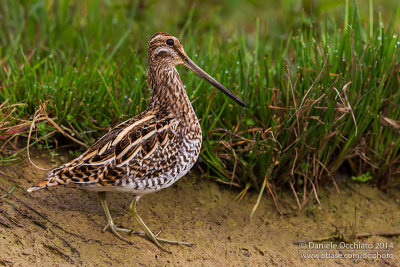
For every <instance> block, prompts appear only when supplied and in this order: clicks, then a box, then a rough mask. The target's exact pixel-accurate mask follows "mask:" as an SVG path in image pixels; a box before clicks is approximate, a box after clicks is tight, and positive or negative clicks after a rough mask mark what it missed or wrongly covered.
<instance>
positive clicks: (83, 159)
mask: <svg viewBox="0 0 400 267" xmlns="http://www.w3.org/2000/svg"><path fill="white" fill-rule="evenodd" d="M148 57H149V66H148V72H147V75H148V80H149V83H150V87H151V98H150V102H149V106H148V108H147V109H146V110H145V111H144V112H142V113H140V114H139V115H137V116H136V117H134V118H131V119H129V120H127V121H125V122H123V123H121V124H119V125H118V126H116V127H115V128H113V129H112V130H111V131H110V132H109V133H107V134H106V135H105V136H103V137H102V138H101V139H100V140H98V141H97V142H96V143H95V144H94V145H93V147H91V148H90V149H88V150H87V151H86V152H85V153H83V154H82V155H81V156H80V157H78V158H76V159H74V160H72V161H71V162H68V163H66V164H64V165H62V166H60V167H58V168H55V169H53V170H51V171H50V172H49V173H48V175H47V179H46V180H44V181H43V182H41V183H39V184H38V185H36V186H34V187H31V188H29V189H28V192H32V191H35V190H38V189H41V188H45V187H49V186H55V185H67V184H69V185H74V186H76V187H78V188H81V189H85V190H90V191H97V192H98V195H99V199H100V203H101V205H102V206H103V209H104V212H105V215H106V218H107V222H108V224H107V226H106V227H105V228H104V230H105V229H106V228H107V227H109V228H110V229H111V231H112V232H113V233H114V234H115V235H116V236H117V237H118V238H120V239H122V240H125V241H127V242H129V241H128V240H127V239H126V238H124V237H122V236H121V235H120V234H119V233H118V232H126V233H135V234H143V235H144V234H145V235H146V236H147V237H148V238H149V239H150V240H151V241H153V242H154V243H155V244H156V245H157V246H158V247H160V248H161V249H163V250H165V249H164V248H163V247H162V246H161V245H160V243H169V244H182V245H188V246H190V245H192V244H190V243H185V242H179V241H170V240H166V239H162V238H159V237H158V235H155V234H153V233H152V232H151V231H150V229H149V228H148V227H147V226H146V224H145V223H144V222H143V220H142V219H141V218H140V217H139V215H138V214H137V212H136V204H137V202H138V200H139V198H140V197H141V196H143V195H145V194H148V193H153V192H156V191H159V190H161V189H163V188H166V187H168V186H171V185H172V184H173V183H174V182H176V181H177V180H178V179H179V178H181V177H182V176H184V175H185V174H186V173H187V172H188V171H189V170H190V168H192V166H193V164H194V163H195V162H196V160H197V157H198V156H199V153H200V147H201V141H202V134H201V128H200V124H199V121H198V119H197V117H196V114H195V112H194V110H193V107H192V105H191V103H190V100H189V98H188V96H187V94H186V91H185V89H184V86H183V84H182V81H181V79H180V77H179V74H178V72H177V70H176V68H175V66H176V65H180V64H183V65H185V66H186V67H187V68H189V69H191V70H192V71H193V72H195V73H196V74H197V75H199V76H200V77H201V78H203V79H205V80H206V81H207V82H209V83H210V84H212V85H213V86H214V87H216V88H218V89H219V90H221V91H222V92H224V93H225V94H226V95H228V96H229V97H230V98H232V99H233V100H234V101H236V102H237V103H238V104H240V105H241V106H243V107H246V104H245V103H244V102H243V101H242V100H240V99H239V98H238V97H236V96H235V95H233V94H232V93H231V92H230V91H229V90H228V89H226V88H225V87H224V86H222V85H221V84H220V83H219V82H217V81H216V80H215V79H214V78H212V77H211V76H210V75H208V74H207V73H206V72H204V71H203V70H202V69H201V68H199V67H198V66H197V65H196V64H195V63H194V62H193V61H192V60H191V59H190V58H189V57H188V56H187V55H186V53H185V50H184V49H183V46H182V44H181V42H180V41H179V40H178V39H177V38H176V37H174V36H172V35H170V34H168V33H156V34H154V35H153V36H152V37H151V39H150V41H149V44H148ZM107 191H119V192H127V193H132V194H133V195H135V197H134V199H133V200H132V202H131V204H130V206H129V213H130V214H131V215H132V216H133V218H135V219H136V221H137V222H138V223H139V224H140V225H141V227H142V228H143V230H144V233H143V232H137V231H132V230H128V229H123V228H119V227H116V226H115V224H114V222H113V219H112V217H111V214H110V211H109V209H108V206H107V202H106V192H107ZM104 230H103V231H104Z"/></svg>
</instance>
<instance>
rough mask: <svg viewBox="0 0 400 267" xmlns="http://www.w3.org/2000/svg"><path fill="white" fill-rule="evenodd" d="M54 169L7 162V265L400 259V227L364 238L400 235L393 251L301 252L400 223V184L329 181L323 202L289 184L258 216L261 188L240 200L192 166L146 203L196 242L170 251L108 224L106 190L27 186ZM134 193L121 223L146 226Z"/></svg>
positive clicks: (3, 210) (170, 230)
mask: <svg viewBox="0 0 400 267" xmlns="http://www.w3.org/2000/svg"><path fill="white" fill-rule="evenodd" d="M32 159H33V161H34V162H35V163H36V164H38V165H40V166H42V167H46V168H49V167H51V166H53V165H54V164H57V163H61V162H65V161H66V160H68V157H67V156H58V157H56V162H54V159H53V160H52V158H50V156H49V153H48V152H39V153H37V154H36V155H35V156H34V157H33V158H32ZM44 174H45V171H41V170H38V169H36V168H35V167H33V166H32V165H31V164H30V163H29V162H28V161H27V160H24V161H22V162H20V163H19V164H14V165H11V166H2V167H0V189H1V190H0V266H1V265H4V266H29V265H32V264H35V265H39V266H41V265H45V266H49V265H59V266H69V265H84V266H95V265H96V266H98V265H100V266H107V265H110V266H111V265H113V266H288V265H291V266H321V265H325V266H371V265H374V266H400V263H399V262H400V238H399V237H398V236H393V237H383V236H371V237H365V238H359V239H356V240H355V242H356V243H357V244H361V245H362V244H367V245H371V246H373V248H374V249H375V246H376V244H382V246H385V244H386V245H387V246H390V245H391V244H392V246H390V247H388V248H387V249H386V250H387V251H386V250H383V249H382V248H381V249H380V250H379V251H378V252H377V253H378V254H384V253H389V254H390V255H392V257H391V256H390V255H389V256H388V257H386V258H372V256H371V258H368V259H362V258H361V259H355V258H353V259H340V258H335V259H303V258H302V256H301V254H302V253H309V251H308V250H307V249H304V250H302V249H301V247H300V246H299V245H298V244H294V242H295V241H300V240H312V239H314V240H317V239H318V238H323V237H329V236H335V235H336V236H337V233H338V231H339V232H340V233H343V234H344V235H345V237H344V238H345V240H347V243H346V244H352V243H353V242H354V240H351V236H354V235H355V234H360V233H367V234H370V233H376V232H396V231H397V232H399V231H400V215H399V213H400V194H399V193H400V190H399V189H396V188H394V189H391V190H389V191H387V192H382V191H379V190H378V189H376V188H374V187H371V186H369V185H366V184H357V183H353V182H341V183H339V187H340V190H341V192H340V193H337V192H336V190H335V189H334V188H333V187H332V188H331V187H326V188H322V189H321V190H320V200H321V203H322V207H321V206H319V205H318V204H316V203H315V201H313V200H311V201H309V203H308V204H307V206H305V207H304V208H303V209H302V210H301V211H300V210H298V209H297V208H296V202H295V201H294V200H293V197H292V195H291V193H290V192H286V193H282V194H281V195H280V204H281V206H282V209H283V214H282V215H280V214H279V213H278V212H277V209H276V208H275V206H274V203H273V200H272V199H271V197H270V196H269V195H268V194H267V193H266V194H264V197H263V199H262V201H261V204H260V206H259V207H258V209H257V211H256V213H255V215H254V216H253V218H252V219H250V218H249V214H250V211H251V209H252V207H253V205H254V203H255V201H256V199H257V192H248V193H247V194H246V195H245V197H244V198H243V199H242V200H241V201H240V202H237V201H235V200H234V199H235V197H236V196H237V195H238V193H239V192H238V191H237V190H234V189H229V187H227V186H226V185H219V184H216V183H214V182H212V181H210V180H207V179H205V178H199V177H197V176H196V175H195V174H191V175H189V176H186V177H184V178H182V179H181V180H180V181H179V182H177V183H176V184H175V185H173V186H172V187H170V188H168V189H165V190H162V191H160V192H158V193H155V194H151V195H148V196H145V197H143V198H142V199H141V200H140V202H139V204H138V212H139V214H140V215H141V216H142V218H143V220H144V221H145V222H146V223H147V225H148V226H149V227H150V229H152V230H153V231H154V232H159V231H161V234H160V236H161V237H164V238H167V239H176V240H182V241H187V242H193V243H195V244H196V246H194V247H184V246H173V245H165V247H166V248H167V249H168V250H170V251H171V252H172V253H171V254H168V253H165V252H162V251H160V250H159V249H158V248H157V247H156V246H155V245H154V244H152V243H151V242H149V241H148V240H147V239H146V238H143V237H140V236H128V235H127V238H128V239H129V240H131V241H132V242H133V244H132V245H129V244H127V243H125V242H123V241H121V240H119V239H117V238H116V237H114V236H113V234H112V233H111V232H109V231H105V232H104V233H102V229H103V228H104V226H105V224H106V221H105V217H104V213H103V210H102V208H101V206H100V204H99V202H98V199H97V195H96V193H88V192H85V191H81V190H76V189H73V188H66V187H55V188H51V189H48V190H47V189H46V190H41V191H37V192H33V193H31V194H28V193H27V192H26V191H25V190H26V188H28V187H29V186H31V185H32V184H34V183H37V182H39V181H41V179H42V177H43V176H44ZM13 187H15V189H14V191H13V192H12V193H11V194H9V195H7V193H6V192H9V191H10V190H12V189H13ZM131 199H132V196H131V195H129V194H118V193H110V194H108V203H109V206H110V210H111V213H112V215H113V218H114V221H115V223H116V224H117V225H118V226H121V227H125V228H133V229H136V230H139V226H138V225H137V224H136V223H135V222H134V220H133V218H131V216H130V215H129V214H127V208H128V205H129V203H130V201H131ZM330 241H333V242H336V244H339V242H340V240H339V241H334V240H333V239H332V240H329V241H327V242H330ZM315 242H316V243H318V242H317V241H315ZM328 252H329V253H331V254H332V255H339V254H341V255H345V254H346V253H349V251H347V250H345V249H340V250H335V251H328ZM328 252H326V251H325V252H324V251H322V252H321V251H319V252H316V253H319V254H322V253H328ZM352 252H354V251H352ZM356 252H359V251H356ZM375 252H376V251H371V253H375ZM325 257H327V256H325ZM342 257H343V256H342Z"/></svg>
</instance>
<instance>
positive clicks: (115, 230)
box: [102, 221, 146, 244]
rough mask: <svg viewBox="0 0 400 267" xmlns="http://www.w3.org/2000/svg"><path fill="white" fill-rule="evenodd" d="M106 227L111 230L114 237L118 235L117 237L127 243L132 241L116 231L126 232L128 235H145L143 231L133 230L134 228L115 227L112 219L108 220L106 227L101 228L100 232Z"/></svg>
mask: <svg viewBox="0 0 400 267" xmlns="http://www.w3.org/2000/svg"><path fill="white" fill-rule="evenodd" d="M107 228H110V230H111V232H112V233H113V234H114V235H115V236H116V237H118V238H119V239H121V240H123V241H125V242H127V243H128V244H132V242H131V241H129V240H128V239H126V238H125V237H122V236H121V235H120V234H119V233H118V232H123V233H127V234H130V235H132V234H135V235H145V234H146V233H145V232H141V231H134V230H130V229H125V228H120V227H117V226H115V224H114V222H113V221H111V222H109V223H108V224H107V225H106V227H104V229H103V230H102V232H103V233H104V232H105V231H106V230H107Z"/></svg>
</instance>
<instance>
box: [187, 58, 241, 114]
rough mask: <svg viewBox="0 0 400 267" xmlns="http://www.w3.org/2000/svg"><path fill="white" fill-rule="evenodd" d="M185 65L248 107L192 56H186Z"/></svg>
mask: <svg viewBox="0 0 400 267" xmlns="http://www.w3.org/2000/svg"><path fill="white" fill-rule="evenodd" d="M184 62H185V66H186V67H187V68H189V69H191V70H192V71H193V72H194V73H196V74H197V75H199V76H200V77H201V78H203V79H204V80H206V81H207V82H209V83H210V84H211V85H212V86H214V87H215V88H217V89H218V90H220V91H222V92H223V93H224V94H226V95H227V96H229V97H230V98H232V99H233V100H234V101H235V102H236V103H238V104H239V105H241V106H242V107H245V108H246V107H247V105H246V103H244V102H243V101H242V100H241V99H240V98H239V97H237V96H235V95H234V94H233V93H232V92H231V91H229V90H228V89H226V88H225V87H224V86H223V85H222V84H220V83H219V82H218V81H217V80H215V79H214V78H213V77H211V76H210V75H208V74H207V72H205V71H204V70H202V69H201V68H200V67H199V66H197V65H196V64H195V63H194V62H193V61H192V60H191V59H190V58H188V57H186V58H185V60H184Z"/></svg>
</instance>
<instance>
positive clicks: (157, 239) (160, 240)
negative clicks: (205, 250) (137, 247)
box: [146, 231, 194, 254]
mask: <svg viewBox="0 0 400 267" xmlns="http://www.w3.org/2000/svg"><path fill="white" fill-rule="evenodd" d="M160 233H161V231H160V232H159V233H158V234H156V235H155V234H153V233H152V232H147V233H146V235H147V238H148V239H149V240H150V241H152V242H153V243H154V244H156V245H157V247H159V248H160V249H161V250H163V251H165V252H167V253H170V254H171V251H169V250H167V249H165V248H164V247H163V246H162V245H161V244H160V243H167V244H171V245H184V246H188V247H193V246H194V244H192V243H187V242H182V241H176V240H168V239H164V238H160V237H158V235H159V234H160Z"/></svg>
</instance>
